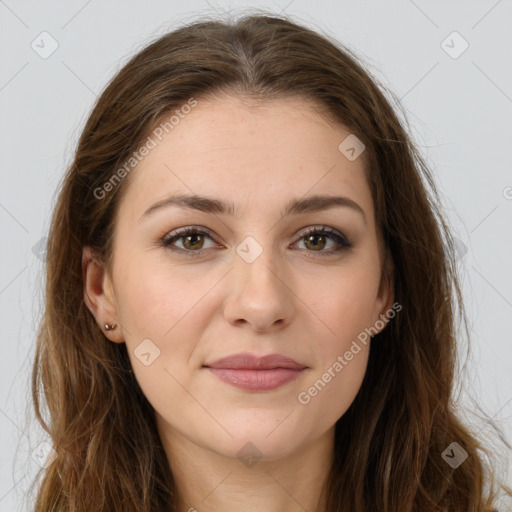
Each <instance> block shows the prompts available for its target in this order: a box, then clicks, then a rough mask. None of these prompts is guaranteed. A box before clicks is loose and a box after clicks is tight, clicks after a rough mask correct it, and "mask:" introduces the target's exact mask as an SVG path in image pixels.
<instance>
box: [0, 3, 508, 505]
mask: <svg viewBox="0 0 512 512" xmlns="http://www.w3.org/2000/svg"><path fill="white" fill-rule="evenodd" d="M246 8H249V9H250V8H258V9H265V10H267V11H269V12H271V13H274V14H278V13H286V14H289V15H291V16H293V17H294V19H295V20H296V21H299V22H302V23H304V24H306V25H308V26H310V27H311V28H313V29H315V30H319V31H321V32H323V33H324V34H327V35H329V36H331V37H334V38H336V39H337V40H339V41H341V42H342V43H343V44H345V45H346V46H348V47H349V48H351V49H352V50H353V51H355V52H356V53H357V54H358V55H359V56H360V58H361V60H362V61H363V63H364V65H365V67H366V68H367V69H368V70H370V71H371V72H372V73H373V74H374V76H375V77H377V78H378V79H379V80H380V81H381V82H382V83H383V84H384V85H385V86H386V87H387V88H389V89H390V90H391V91H392V92H393V93H394V94H395V95H396V96H397V97H398V98H399V99H400V100H401V103H402V105H403V107H404V109H405V110H406V115H407V119H408V121H409V123H410V126H411V133H412V136H413V138H414V140H415V141H416V143H417V144H418V145H419V147H420V149H421V152H422V153H423V155H424V156H425V157H426V158H427V161H428V163H429V165H430V166H431V167H432V168H433V169H434V170H435V175H436V180H437V183H438V186H439V189H440V191H441V193H442V196H443V207H444V212H445V214H446V215H447V217H448V220H449V222H450V224H451V226H452V228H453V230H454V234H455V235H456V237H457V239H458V247H459V261H458V265H459V269H460V275H461V279H462V282H463V286H464V296H465V299H466V305H467V309H468V316H469V327H470V334H471V356H470V358H469V360H468V362H467V364H466V365H465V370H464V371H465V373H464V374H463V375H462V378H461V379H460V390H461V392H462V395H461V398H460V401H459V403H460V412H461V415H463V416H464V417H465V418H467V421H468V422H469V424H470V425H471V427H472V428H473V429H475V431H476V432H477V433H478V437H479V439H481V440H482V441H484V442H486V441H491V440H492V437H491V434H492V432H493V430H492V428H491V427H490V423H489V422H488V421H487V420H486V419H485V417H484V418H483V419H481V420H480V419H479V418H478V417H477V416H475V415H474V412H475V411H476V412H478V410H477V409H475V406H474V405H473V403H472V402H471V401H470V400H469V397H470V396H473V397H474V398H475V400H476V403H477V404H479V406H480V407H481V409H482V411H484V412H485V413H486V414H487V415H488V416H489V417H491V418H492V419H493V421H494V422H496V423H497V424H498V425H499V426H500V427H501V428H502V430H503V431H504V432H505V435H506V436H507V438H508V440H509V442H512V339H511V334H510V333H511V327H512V274H511V253H512V241H511V234H512V228H511V221H512V166H511V159H510V150H511V147H512V136H511V135H512V129H511V122H510V120H511V119H512V68H511V66H510V55H511V53H512V32H511V31H510V24H511V21H512V1H510V0H499V1H496V0H485V1H484V0H480V1H467V0H466V1H462V0H461V1H450V2H446V1H429V2H427V1H426V0H415V1H412V0H397V1H389V0H388V1H380V2H377V1H374V2H372V1H361V0H359V1H334V0H315V1H314V2H307V1H305V0H286V1H281V0H279V1H278V0H276V1H274V2H253V3H249V2H247V3H246V2H231V3H228V2H225V1H216V2H214V1H213V0H209V1H208V2H207V1H206V0H190V1H189V2H188V3H187V4H186V6H184V5H183V2H177V1H163V0H160V1H151V2H142V1H124V2H121V1H120V0H116V1H114V0H109V1H101V2H100V1H99V0H89V1H87V0H67V1H63V0H60V1H57V0H54V1H52V2H41V1H35V0H33V1H23V0H5V1H4V0H0V38H1V52H2V53H1V56H2V65H1V67H0V109H1V115H0V120H1V121H0V130H1V132H0V141H1V148H2V151H1V153H0V158H1V182H0V226H1V238H2V242H1V249H0V251H1V252H0V255H1V265H0V314H1V322H0V325H1V333H2V336H1V341H0V343H1V345H0V346H1V357H0V383H1V388H0V439H1V440H2V445H1V450H0V511H4V512H12V511H15V510H28V504H27V503H25V501H24V500H25V496H26V493H27V489H28V487H29V484H30V483H31V481H32V479H33V477H34V475H35V474H36V472H37V470H38V469H40V466H39V465H38V456H37V450H39V451H41V449H43V451H44V447H45V446H46V445H44V442H45V441H46V440H47V437H46V436H45V433H44V432H43V431H42V429H40V428H39V427H37V426H36V425H35V424H34V423H33V421H32V420H31V403H30V395H29V390H30V381H29V378H30V371H31V362H32V358H33V353H34V352H33V349H34V343H35V332H36V326H37V322H38V319H39V317H40V314H41V285H42V282H43V276H42V268H43V267H42V254H43V253H44V238H43V237H44V236H45V234H46V230H47V229H48V225H49V217H50V212H51V207H52V204H53V201H54V195H55V192H56V189H57V186H58V184H59V181H60V179H61V177H62V175H63V172H64V170H65V168H66V166H67V165H68V164H69V163H70V161H71V158H72V153H73V150H74V148H75V144H76V141H77V138H78V136H79V133H80V130H81V128H82V127H83V124H84V122H85V119H86V116H87V115H88V113H89V111H90V109H91V107H92V104H93V102H94V100H95V99H96V96H97V95H98V94H99V93H100V92H101V90H103V88H104V87H105V85H106V84H107V82H108V81H109V80H110V78H111V77H112V76H113V75H114V74H115V73H116V72H117V71H118V70H119V69H120V68H121V66H122V65H123V64H124V63H125V62H126V61H127V60H128V59H129V58H130V57H131V56H132V55H133V54H134V53H135V52H137V51H138V50H140V49H141V48H142V47H143V46H144V45H145V44H147V43H148V42H149V41H151V40H153V39H154V38H155V37H157V36H158V35H160V34H163V33H164V32H166V31H168V30H172V29H174V28H176V27H178V26H179V25H181V24H183V23H186V22H189V21H192V20H194V19H196V18H197V17H199V16H205V15H213V16H216V17H219V16H221V15H222V14H225V13H226V12H229V11H231V12H232V14H234V15H236V14H237V13H239V12H245V11H246ZM219 13H220V14H219ZM42 33H46V34H42ZM41 40H43V41H44V42H43V43H41ZM52 51H53V53H52ZM50 53H51V54H50ZM433 321H434V319H433ZM461 348H462V350H461V352H462V353H465V341H464V339H463V343H462V344H461ZM463 363H464V360H461V364H460V366H461V368H462V365H463ZM41 443H43V444H42V445H41ZM41 446H42V447H43V448H41ZM500 453H501V454H502V455H503V456H504V457H505V458H506V460H505V464H508V467H509V468H510V467H511V460H510V459H511V456H510V453H508V454H507V453H506V452H505V451H504V450H503V449H500ZM507 461H508V462H507ZM501 471H503V472H505V471H506V467H505V465H504V466H503V467H502V469H501ZM510 475H512V472H511V473H510V474H509V479H508V481H509V482H510V481H511V480H512V478H511V477H510Z"/></svg>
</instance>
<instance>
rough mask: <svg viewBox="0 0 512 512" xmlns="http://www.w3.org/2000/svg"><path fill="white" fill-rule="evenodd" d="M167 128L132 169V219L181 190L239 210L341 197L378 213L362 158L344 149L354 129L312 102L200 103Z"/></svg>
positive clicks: (221, 100) (227, 100)
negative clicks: (331, 195)
mask: <svg viewBox="0 0 512 512" xmlns="http://www.w3.org/2000/svg"><path fill="white" fill-rule="evenodd" d="M177 113H179V110H178V112H177ZM171 115H172V113H170V114H169V115H166V116H165V117H164V118H163V121H162V122H163V123H165V121H166V120H168V119H169V118H170V117H171ZM159 126H160V130H159V131H157V132H155V130H158V128H159ZM162 126H164V125H163V124H162V123H160V125H158V124H157V126H155V127H154V128H153V130H152V131H151V132H150V134H149V136H150V137H151V138H152V140H153V141H154V143H155V144H154V147H153V148H152V149H151V150H150V151H149V152H148V154H147V155H146V156H144V157H143V158H142V160H141V162H140V163H139V164H138V165H137V167H136V168H135V169H134V170H133V171H132V173H131V176H130V182H131V183H130V185H129V186H128V189H127V191H125V194H124V195H125V197H124V198H123V201H122V202H123V203H124V204H125V205H129V209H130V210H131V211H133V214H134V215H136V214H138V215H139V216H140V215H141V214H142V213H143V210H145V208H147V207H149V206H150V205H151V204H152V203H153V202H155V201H158V200H161V199H163V198H165V197H166V196H167V195H169V194H171V193H176V192H179V193H187V194H194V193H195V194H202V195H208V196H214V197H219V198H224V199H226V200H229V201H231V202H234V203H235V204H237V205H239V206H240V209H241V210H242V209H243V206H244V205H249V204H253V205H254V206H255V207H256V208H268V207H269V205H270V204H275V206H276V208H281V207H282V205H283V203H287V202H288V201H289V200H290V199H293V198H297V197H302V196H305V195H308V194H313V193H314V194H326V193H327V194H328V193H334V192H335V193H342V194H343V195H346V196H349V197H351V198H352V199H354V200H355V201H357V202H358V203H359V204H361V206H363V208H364V209H365V210H367V212H368V215H369V217H371V216H372V215H373V205H372V200H371V196H370V191H369V188H368V185H367V180H366V174H365V162H364V156H365V155H364V153H363V154H362V155H361V156H360V157H359V158H356V159H355V160H352V161H351V160H349V159H348V158H347V157H346V156H345V155H344V154H343V152H342V151H340V149H339V146H340V144H342V143H343V141H344V140H346V139H347V137H348V136H350V135H351V134H350V131H349V130H348V129H347V128H346V127H344V126H343V125H342V124H341V123H335V122H333V121H332V120H331V119H330V118H328V117H326V116H325V115H322V112H321V110H320V108H319V106H318V105H316V104H315V103H313V102H311V101H309V100H306V99H303V98H300V97H290V98H285V99H275V100H265V101H256V100H252V99H247V98H240V97H233V96H225V97H213V98H208V99H198V100H197V104H196V105H195V106H194V107H193V108H191V109H188V110H187V113H184V112H181V115H179V116H178V115H177V116H175V117H174V123H173V125H172V128H171V127H170V125H167V130H163V129H162V128H161V127H162ZM155 133H157V134H158V136H157V135H155ZM237 210H238V208H237ZM132 220H134V219H132Z"/></svg>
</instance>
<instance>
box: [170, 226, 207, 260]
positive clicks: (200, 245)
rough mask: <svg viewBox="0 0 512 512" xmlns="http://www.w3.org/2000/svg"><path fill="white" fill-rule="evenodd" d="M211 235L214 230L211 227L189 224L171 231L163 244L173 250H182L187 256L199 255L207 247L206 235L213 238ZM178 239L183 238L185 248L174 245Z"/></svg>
mask: <svg viewBox="0 0 512 512" xmlns="http://www.w3.org/2000/svg"><path fill="white" fill-rule="evenodd" d="M211 235H212V232H211V231H210V230H209V229H205V228H198V227H194V226H189V227H186V228H180V229H177V230H176V231H173V232H172V233H170V235H169V236H166V237H164V239H163V240H162V245H163V246H164V247H166V248H167V249H169V250H171V251H180V252H182V253H185V254H186V255H187V256H197V255H198V254H201V252H202V250H203V249H205V247H204V241H203V239H204V237H207V238H209V239H210V240H213V239H212V236H211ZM202 238H203V239H202ZM177 240H183V242H182V244H183V248H181V247H175V246H174V242H175V241H177Z"/></svg>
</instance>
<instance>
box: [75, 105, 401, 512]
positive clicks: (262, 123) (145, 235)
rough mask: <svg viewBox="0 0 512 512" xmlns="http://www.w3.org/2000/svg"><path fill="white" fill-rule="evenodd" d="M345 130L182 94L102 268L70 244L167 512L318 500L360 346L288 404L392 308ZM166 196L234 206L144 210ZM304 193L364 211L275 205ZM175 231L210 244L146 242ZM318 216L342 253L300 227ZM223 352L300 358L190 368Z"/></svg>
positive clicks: (136, 182) (359, 169)
mask: <svg viewBox="0 0 512 512" xmlns="http://www.w3.org/2000/svg"><path fill="white" fill-rule="evenodd" d="M349 133H350V132H349V131H348V130H347V129H346V128H345V127H343V126H342V125H340V124H335V123H331V122H328V121H327V120H326V119H325V118H324V117H321V116H320V115H319V114H318V111H317V110H315V109H314V106H312V104H311V103H310V102H307V101H306V100H304V99H300V98H288V99H280V100H279V101H276V100H273V101H267V102H265V103H261V102H260V103H257V104H256V103H254V104H253V103H251V102H249V101H248V100H244V101H240V99H239V98H237V97H234V96H233V97H231V96H230V97H218V98H211V99H209V100H199V101H198V105H197V106H196V107H195V108H193V109H192V111H191V112H190V113H189V114H187V116H186V117H185V118H184V119H183V120H181V121H180V123H179V124H178V125H177V126H175V127H174V129H173V130H172V131H171V132H169V133H168V134H167V135H165V137H164V138H163V140H162V142H160V143H159V144H158V145H157V147H156V148H154V149H152V150H151V151H150V153H149V154H148V155H147V156H146V157H145V158H144V159H143V160H142V162H141V163H140V164H139V166H138V168H136V169H135V170H133V171H132V173H133V174H132V175H131V176H130V183H129V186H128V188H127V189H126V191H125V194H124V195H123V198H122V200H121V203H120V208H119V211H118V216H117V220H116V238H115V243H114V252H113V260H112V272H111V273H109V272H108V271H107V270H106V269H105V268H104V267H103V266H102V265H101V263H100V262H99V261H98V260H97V259H96V258H95V257H94V254H93V253H92V252H91V251H90V249H89V248H88V247H86V248H85V249H84V258H83V270H84V278H85V282H86V293H85V300H86V302H87V305H88V307H89V309H90V310H91V312H92V313H93V314H94V316H95V317H96V319H97V321H98V324H99V325H100V326H101V328H102V329H103V326H104V324H105V323H109V324H112V323H117V328H115V329H114V330H111V331H106V332H105V331H104V332H105V336H106V337H107V338H108V339H109V340H110V341H112V342H114V343H126V345H127V348H128V353H129V355H130V360H131V364H132V367H133V371H134V374H135V377H136V379H137V381H138V383H139V385H140V386H141V389H142V390H143V392H144V394H145V396H146V397H147V398H148V400H149V402H150V403H151V404H152V406H153V407H154V409H155V411H156V418H157V428H158V431H159V433H160V437H161V439H162V443H163V446H164V449H165V452H166V454H167V457H168V460H169V464H170V467H171V470H172V473H173V477H174V479H175V482H176V484H177V488H178V491H179V504H178V506H179V510H180V511H182V512H186V511H189V510H194V509H196V510H197V511H198V512H203V511H220V510H222V511H223V512H230V511H234V510H237V511H239V510H241V509H242V510H265V511H268V512H295V511H301V512H302V511H304V510H308V511H315V510H318V511H322V510H325V508H323V507H324V500H325V494H324V492H323V491H322V486H323V484H324V482H325V479H326V478H327V476H328V472H329V466H330V463H331V461H332V457H333V449H334V427H335V423H336V421H337V420H338V419H339V418H340V417H341V416H342V415H343V414H344V413H345V412H346V410H347V409H348V408H349V406H350V404H351V403H352V402H353V400H354V398H355V396H356V394H357V392H358V390H359V388H360V386H361V383H362V380H363V377H364V374H365V371H366V367H367V360H368V354H369V343H368V344H367V345H363V344H361V343H359V345H360V346H361V350H360V351H359V352H358V353H357V354H356V355H355V356H354V357H353V359H352V360H351V361H349V362H348V364H346V366H344V368H343V370H342V371H340V372H338V373H336V374H335V375H336V376H335V377H333V378H331V379H330V382H328V383H327V384H326V385H325V387H324V388H323V389H322V390H321V391H320V392H318V393H317V394H316V396H314V397H312V398H311V400H310V401H309V403H307V404H303V403H301V402H300V401H299V400H298V396H299V393H301V392H304V391H307V390H308V389H309V388H311V386H313V384H314V383H315V382H316V381H318V379H321V378H322V375H323V374H324V373H325V372H326V371H327V369H328V368H329V367H332V365H333V364H334V362H335V361H337V358H338V356H340V355H341V356H343V354H345V352H347V350H349V349H350V346H351V344H352V342H353V341H354V340H356V339H357V336H358V335H359V334H360V333H361V332H362V331H364V329H365V328H369V327H370V326H373V325H375V323H376V321H377V320H379V319H381V315H382V314H385V313H386V311H389V310H390V308H391V307H392V304H393V289H392V285H391V279H389V278H386V273H382V272H381V269H382V265H383V258H384V252H383V247H382V244H381V242H380V238H379V234H378V232H377V228H376V225H375V222H374V206H373V201H372V196H371V192H370V189H369V186H368V183H367V180H366V177H365V172H364V163H363V158H362V157H359V158H357V159H356V160H354V161H350V160H349V159H347V158H346V157H345V155H344V154H342V153H341V152H340V151H339V150H338V146H339V144H340V143H341V142H342V141H343V140H344V139H345V138H346V137H347V135H349ZM178 193H179V194H195V195H200V196H208V197H210V198H216V199H219V200H222V201H229V202H233V203H234V207H235V210H236V212H235V213H236V215H231V214H229V213H227V212H226V213H217V214H214V213H211V212H203V211H199V210H194V209H187V208H184V207H181V206H176V205H172V206H167V207H162V208H159V209H156V210H154V211H153V212H152V213H150V214H147V215H143V214H144V212H145V211H146V210H147V209H148V208H149V207H151V206H152V205H153V204H155V203H156V202H158V201H161V200H163V199H165V198H167V197H169V196H170V195H171V194H178ZM313 195H327V196H343V197H347V198H349V199H351V200H352V201H353V202H355V203H357V205H359V207H360V208H361V210H362V212H363V213H361V212H359V211H358V209H357V208H351V207H348V206H334V207H331V208H328V209H322V210H319V211H308V212H302V213H294V214H290V215H286V216H282V215H281V211H282V210H283V209H284V208H285V206H286V205H287V204H288V203H289V202H290V201H292V200H295V199H305V198H308V197H311V196H313ZM187 226H195V227H196V228H197V227H200V228H208V229H209V230H211V232H212V236H211V237H210V235H202V236H201V235H195V237H194V236H193V237H192V238H190V239H189V240H188V241H187V239H186V238H183V237H182V238H178V239H175V240H174V242H173V246H174V247H176V248H178V249H182V252H178V251H176V252H173V251H171V250H170V249H169V248H166V247H164V246H162V245H161V244H160V243H159V241H160V240H161V239H162V238H165V237H166V236H167V237H168V235H169V234H170V233H171V232H173V231H175V230H176V229H177V228H182V227H187ZM322 226H327V227H330V228H332V229H334V230H335V231H336V232H339V233H340V234H342V235H344V236H345V237H346V238H348V240H349V241H350V242H351V243H352V247H351V248H344V249H343V248H342V249H341V250H339V251H337V252H333V250H334V249H335V248H337V247H339V243H338V242H337V241H336V240H335V239H334V238H333V237H332V236H331V235H330V234H326V235H323V236H322V235H317V237H316V238H315V237H308V236H306V235H305V234H304V233H305V232H307V231H308V229H311V228H314V227H319V228H321V227H322ZM248 236H250V237H252V239H253V240H254V241H255V242H256V243H254V242H253V241H251V243H252V244H253V245H251V246H250V249H249V250H250V251H255V250H256V249H255V248H257V247H259V248H261V250H262V252H261V254H260V255H259V256H258V257H257V258H256V259H255V260H254V261H252V262H248V261H247V260H246V259H244V258H243V257H242V256H241V255H240V254H239V253H237V247H239V246H240V244H241V243H242V241H244V240H245V239H246V237H248ZM185 237H186V235H185ZM241 247H244V245H243V244H242V246H241ZM199 249H201V251H202V252H201V254H200V255H198V256H195V257H189V256H187V255H186V254H184V252H185V251H187V250H188V252H194V251H195V252H196V253H197V252H198V250H199ZM329 253H330V254H329ZM241 254H243V253H241ZM252 254H254V252H252ZM308 256H310V257H308ZM387 270H388V271H389V268H388V269H387ZM145 339H149V340H151V343H152V344H153V345H145V347H146V348H147V347H154V346H156V347H158V349H159V350H160V355H159V356H158V357H156V358H155V359H154V360H153V357H154V354H155V352H154V349H153V348H150V354H153V355H150V356H147V355H146V356H145V357H146V362H147V360H148V359H149V360H150V361H151V363H150V364H149V365H148V366H146V365H144V364H143V363H142V362H141V360H139V358H138V357H137V356H136V353H135V352H134V351H136V349H137V347H138V346H139V345H140V343H141V342H142V341H143V340H145ZM146 343H148V342H146ZM151 351H153V352H151ZM146 352H147V350H146ZM239 352H250V353H253V354H256V355H266V354H270V353H278V354H283V355H285V356H288V357H291V358H293V359H295V360H296V361H298V362H299V363H301V364H303V365H304V366H306V367H307V368H306V369H305V370H304V371H303V372H301V374H300V375H299V376H298V378H297V379H295V380H294V381H292V382H289V383H287V384H285V385H283V386H281V387H279V388H277V389H275V390H272V391H264V392H254V391H245V390H241V389H238V388H235V387H233V386H231V385H230V384H227V383H225V382H223V381H221V380H219V379H218V378H217V377H216V376H215V375H213V374H212V373H211V372H210V371H209V370H207V369H206V368H204V367H203V365H204V364H206V363H207V362H212V361H214V360H217V359H219V358H221V357H225V356H228V355H232V354H235V353H239ZM347 442H348V441H347ZM247 443H251V444H250V445H248V446H250V447H251V448H250V449H249V451H250V450H252V451H253V452H254V455H255V456H256V455H258V456H261V459H259V460H258V461H257V462H256V463H255V464H250V463H248V462H247V459H243V460H242V458H241V457H240V456H237V454H238V453H239V451H240V450H241V449H242V447H244V446H245V445H247ZM244 461H245V463H244Z"/></svg>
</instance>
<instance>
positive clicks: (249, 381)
mask: <svg viewBox="0 0 512 512" xmlns="http://www.w3.org/2000/svg"><path fill="white" fill-rule="evenodd" d="M207 368H208V370H210V371H211V372H212V373H213V374H214V375H216V376H217V377H218V378H219V379H220V380H222V381H223V382H226V383H228V384H231V385H232V386H235V387H237V388H240V389H245V390H248V391H271V390H273V389H277V388H279V387H281V386H284V385H285V384H287V383H288V382H291V381H292V380H295V379H296V378H297V377H298V376H299V375H300V374H301V373H302V371H303V370H293V369H289V368H274V369H272V370H235V369H227V368H209V367H207Z"/></svg>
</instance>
